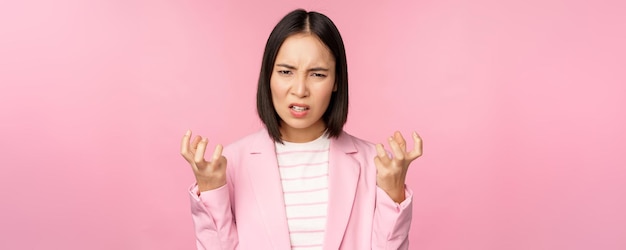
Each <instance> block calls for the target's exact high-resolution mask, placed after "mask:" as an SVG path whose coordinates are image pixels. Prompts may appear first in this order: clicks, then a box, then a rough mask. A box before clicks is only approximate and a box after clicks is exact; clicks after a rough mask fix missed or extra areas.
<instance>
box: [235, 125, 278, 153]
mask: <svg viewBox="0 0 626 250" xmlns="http://www.w3.org/2000/svg"><path fill="white" fill-rule="evenodd" d="M268 141H271V139H270V137H269V134H268V133H267V130H265V129H259V130H257V131H255V132H252V133H249V134H247V135H245V136H243V137H241V138H239V139H237V140H235V141H233V142H231V143H229V144H227V145H226V146H225V147H224V149H238V150H241V149H245V148H249V147H252V146H253V145H257V144H259V143H266V142H268Z"/></svg>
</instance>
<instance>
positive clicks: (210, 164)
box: [180, 130, 226, 192]
mask: <svg viewBox="0 0 626 250" xmlns="http://www.w3.org/2000/svg"><path fill="white" fill-rule="evenodd" d="M190 139H191V130H187V133H185V136H183V141H182V145H181V147H180V154H181V155H183V157H184V158H185V160H187V162H189V164H190V165H191V168H192V169H193V174H194V175H195V176H196V182H197V183H198V192H204V191H207V190H212V189H216V188H219V187H221V186H224V185H225V184H226V158H225V157H224V156H223V155H222V148H223V147H222V145H220V144H218V145H217V146H215V150H214V151H213V157H212V158H211V160H210V161H206V160H205V159H204V153H205V151H206V146H207V144H208V143H209V140H208V139H207V138H202V137H201V136H196V138H194V139H193V142H191V143H189V141H190Z"/></svg>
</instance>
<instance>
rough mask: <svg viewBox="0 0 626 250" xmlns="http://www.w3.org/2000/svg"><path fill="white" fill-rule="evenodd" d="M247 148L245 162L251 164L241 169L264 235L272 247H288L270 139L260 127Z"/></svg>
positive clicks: (272, 144) (278, 182)
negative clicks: (252, 194) (248, 181)
mask: <svg viewBox="0 0 626 250" xmlns="http://www.w3.org/2000/svg"><path fill="white" fill-rule="evenodd" d="M249 149H250V151H249V152H248V155H247V156H246V157H247V158H248V161H247V162H251V163H254V164H250V165H249V166H245V167H244V168H245V169H246V170H248V172H249V176H250V183H252V187H253V190H254V194H255V196H256V199H257V204H258V206H259V210H260V213H261V215H262V216H261V217H262V218H260V219H261V220H263V222H264V224H265V226H266V227H265V231H266V234H267V236H268V237H269V238H270V239H271V242H272V244H273V246H274V249H291V242H290V239H289V228H288V227H287V215H286V213H285V201H284V198H283V188H282V184H281V181H280V173H279V172H278V162H277V160H276V150H275V148H274V142H273V141H272V139H271V138H270V137H269V135H268V133H267V131H266V130H264V129H263V130H261V131H259V132H258V133H257V137H256V138H255V140H254V141H253V142H252V144H251V145H250V147H249Z"/></svg>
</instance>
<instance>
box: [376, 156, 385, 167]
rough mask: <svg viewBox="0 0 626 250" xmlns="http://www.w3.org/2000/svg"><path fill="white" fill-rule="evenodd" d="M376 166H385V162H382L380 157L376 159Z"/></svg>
mask: <svg viewBox="0 0 626 250" xmlns="http://www.w3.org/2000/svg"><path fill="white" fill-rule="evenodd" d="M374 165H375V166H379V167H384V166H385V164H383V162H382V161H381V160H380V157H378V156H376V157H374Z"/></svg>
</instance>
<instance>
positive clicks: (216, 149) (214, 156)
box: [211, 144, 224, 162]
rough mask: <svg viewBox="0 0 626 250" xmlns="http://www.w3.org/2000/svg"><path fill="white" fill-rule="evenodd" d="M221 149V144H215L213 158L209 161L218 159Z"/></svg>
mask: <svg viewBox="0 0 626 250" xmlns="http://www.w3.org/2000/svg"><path fill="white" fill-rule="evenodd" d="M222 149H224V147H222V145H221V144H217V146H215V150H214V151H213V158H212V159H211V162H216V161H217V160H219V159H220V157H221V156H222Z"/></svg>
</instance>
